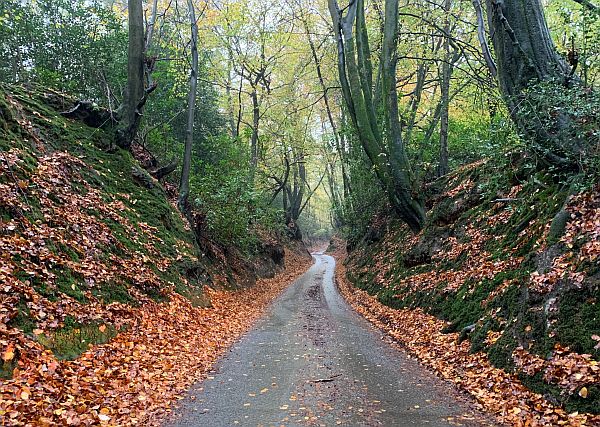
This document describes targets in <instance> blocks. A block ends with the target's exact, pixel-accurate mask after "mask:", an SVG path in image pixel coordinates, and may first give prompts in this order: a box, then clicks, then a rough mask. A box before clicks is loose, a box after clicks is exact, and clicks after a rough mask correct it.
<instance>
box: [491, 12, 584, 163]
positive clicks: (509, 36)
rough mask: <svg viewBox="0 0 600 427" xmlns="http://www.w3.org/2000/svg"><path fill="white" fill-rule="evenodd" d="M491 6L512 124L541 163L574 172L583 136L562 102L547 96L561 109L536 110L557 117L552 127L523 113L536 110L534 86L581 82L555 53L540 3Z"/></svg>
mask: <svg viewBox="0 0 600 427" xmlns="http://www.w3.org/2000/svg"><path fill="white" fill-rule="evenodd" d="M486 4H487V12H488V23H489V26H490V34H491V38H492V43H493V46H494V51H495V53H496V59H497V67H498V82H499V85H500V89H501V91H502V94H503V95H504V99H505V102H506V104H507V106H508V108H509V111H510V113H511V117H512V119H513V121H514V122H515V124H516V125H517V127H518V128H519V130H520V132H521V134H523V135H524V136H525V138H526V139H527V142H528V143H529V145H530V147H531V148H532V149H533V150H534V151H535V152H536V154H538V155H539V156H540V157H541V158H542V159H544V160H546V161H547V162H548V163H549V164H552V165H554V166H559V167H566V168H571V167H573V165H574V164H575V163H576V162H577V158H578V157H581V155H582V146H583V141H582V138H583V137H582V136H581V132H577V124H576V123H575V120H574V119H573V118H572V117H570V116H568V113H567V112H566V111H564V109H562V108H554V107H555V106H556V107H558V102H559V101H558V100H554V99H551V98H549V97H547V98H546V99H544V100H543V101H544V104H548V103H553V102H556V103H557V104H556V105H550V106H548V105H545V106H543V107H542V106H540V107H538V106H536V105H533V109H534V111H535V114H536V115H539V116H544V115H551V116H553V119H552V123H551V124H549V123H542V121H541V120H538V119H537V118H532V117H529V116H527V115H526V114H523V112H524V111H527V109H531V108H532V105H530V104H531V103H530V100H529V99H527V97H528V96H531V94H528V93H527V91H528V89H530V88H531V87H532V86H533V85H536V84H538V83H541V82H548V83H551V84H554V85H556V87H557V88H562V89H559V90H566V89H567V87H568V86H570V85H572V84H578V83H579V81H578V79H577V78H576V77H575V76H573V75H572V72H571V71H572V70H571V69H570V67H569V65H568V64H567V63H566V61H565V60H564V59H563V58H562V57H561V56H560V55H559V54H558V53H557V51H556V47H555V45H554V43H553V41H552V39H551V37H550V32H549V30H548V25H547V23H546V19H545V17H544V12H543V7H542V4H541V2H540V0H511V1H504V0H486ZM533 95H534V96H535V95H536V94H535V93H534V94H533ZM542 108H545V111H542Z"/></svg>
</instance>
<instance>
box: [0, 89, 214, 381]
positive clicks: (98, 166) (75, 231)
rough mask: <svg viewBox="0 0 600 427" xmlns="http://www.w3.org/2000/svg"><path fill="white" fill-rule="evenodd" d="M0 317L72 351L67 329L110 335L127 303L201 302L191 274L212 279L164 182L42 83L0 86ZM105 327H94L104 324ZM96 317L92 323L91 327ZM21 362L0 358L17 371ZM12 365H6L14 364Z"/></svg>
mask: <svg viewBox="0 0 600 427" xmlns="http://www.w3.org/2000/svg"><path fill="white" fill-rule="evenodd" d="M0 90H1V92H2V93H1V96H0V148H1V152H0V226H1V230H2V231H1V234H0V252H1V254H2V255H1V258H0V282H2V289H0V292H1V294H0V295H1V298H2V311H1V312H0V325H3V327H4V328H9V329H10V328H16V329H17V330H20V331H22V333H24V334H32V333H35V332H39V331H44V335H40V336H39V337H38V341H40V342H44V343H45V344H47V346H48V347H50V348H53V349H54V350H55V352H56V354H57V355H58V356H59V357H66V358H71V357H75V356H76V355H77V354H78V353H80V352H81V351H83V350H84V349H85V348H87V344H84V345H81V342H79V343H75V342H71V341H73V340H70V339H68V338H67V337H63V338H64V339H62V338H61V336H60V335H61V333H65V334H69V331H71V330H74V329H79V330H80V331H83V333H84V335H85V334H88V335H89V336H85V338H87V341H88V342H89V341H92V342H94V341H105V340H107V339H109V338H110V337H111V336H113V335H114V334H115V333H116V331H117V330H118V329H119V328H121V326H122V325H121V324H120V323H121V322H122V321H123V319H122V318H121V317H122V316H121V314H120V313H121V311H122V310H124V309H125V307H127V306H131V305H138V304H140V303H144V302H147V301H150V300H160V299H163V298H165V297H166V295H167V294H168V293H169V291H170V290H172V289H176V290H177V291H179V292H181V293H182V294H183V295H185V296H187V297H190V298H196V300H197V302H202V296H201V287H202V286H203V285H204V284H205V283H206V282H205V283H200V282H198V281H196V282H194V283H192V282H190V281H188V280H187V278H186V277H185V273H186V271H188V270H190V269H192V268H193V269H195V271H196V272H197V271H198V270H200V271H202V272H204V273H205V274H204V275H203V277H202V275H201V278H203V279H204V280H205V281H207V280H209V276H208V275H207V274H206V266H205V265H203V264H200V263H199V262H198V259H197V256H196V251H195V249H194V243H193V242H194V240H193V234H192V233H191V232H190V231H189V230H187V229H186V227H185V226H184V222H183V220H182V218H181V216H180V215H179V214H178V213H177V211H176V210H175V209H173V207H172V206H171V205H170V204H169V202H168V200H167V197H166V195H165V194H164V191H163V190H162V187H161V186H159V185H147V184H148V182H150V183H151V184H152V180H151V178H150V177H149V176H148V177H147V178H148V180H149V181H148V182H143V181H139V180H137V181H136V179H135V178H134V175H136V176H139V174H140V171H141V169H140V168H139V166H137V162H136V161H135V159H133V158H132V157H131V155H130V154H129V153H127V152H118V153H113V154H109V153H106V152H105V151H103V150H102V149H101V148H102V147H106V146H107V145H108V141H110V139H109V138H110V136H109V135H107V134H106V133H104V132H103V131H102V130H100V129H95V128H90V127H88V126H86V125H84V124H83V123H81V122H79V121H74V120H70V119H67V118H64V117H62V116H61V115H60V114H59V111H60V110H63V109H64V110H67V109H69V107H70V106H71V105H70V103H69V100H68V99H65V98H63V97H62V96H61V95H59V94H57V93H54V92H52V91H48V90H45V89H34V90H32V89H27V90H26V89H22V88H21V89H18V88H10V90H9V89H8V88H1V89H0ZM99 323H103V324H104V323H106V324H108V327H106V328H105V329H103V330H102V331H98V329H97V327H95V326H93V325H97V324H99ZM90 325H92V326H90ZM15 361H16V358H11V360H9V361H7V363H4V366H3V371H4V375H5V376H10V372H11V370H12V369H13V368H14V366H15V363H14V362H15ZM8 362H10V363H8Z"/></svg>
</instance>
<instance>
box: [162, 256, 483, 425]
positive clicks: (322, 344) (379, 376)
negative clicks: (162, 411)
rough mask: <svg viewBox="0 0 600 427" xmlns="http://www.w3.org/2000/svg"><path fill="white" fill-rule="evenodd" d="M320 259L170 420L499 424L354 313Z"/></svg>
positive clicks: (329, 265) (328, 261)
mask: <svg viewBox="0 0 600 427" xmlns="http://www.w3.org/2000/svg"><path fill="white" fill-rule="evenodd" d="M313 256H314V258H315V263H314V264H313V266H312V267H311V268H310V269H309V270H308V271H307V272H306V273H305V274H304V275H303V276H302V277H300V278H299V279H298V280H297V281H296V282H295V283H294V284H293V285H291V286H290V287H289V288H288V289H287V290H286V291H285V292H284V293H283V294H282V295H281V296H280V297H279V298H278V299H277V300H276V301H275V303H274V304H273V305H272V306H271V307H270V309H269V310H268V311H267V313H266V314H265V316H264V318H263V319H262V320H261V321H259V323H258V324H257V325H256V326H255V327H254V328H253V329H252V330H251V331H249V332H248V333H247V334H246V335H245V336H244V337H242V339H241V340H240V341H239V342H238V343H237V344H236V345H234V346H233V348H232V349H231V351H230V352H229V353H228V354H227V355H226V356H225V357H223V358H222V359H221V361H220V362H219V363H218V364H217V366H216V367H215V371H214V372H213V373H211V374H210V376H209V377H208V378H207V379H206V380H205V381H203V382H201V383H198V384H197V385H196V386H194V387H192V389H191V390H190V392H189V395H188V396H187V398H186V399H185V400H183V401H182V402H183V404H182V405H181V407H180V408H179V409H178V410H176V411H174V412H175V413H174V416H173V418H172V420H170V422H169V423H167V425H168V426H172V427H183V426H198V427H200V426H206V427H220V426H306V425H313V426H319V425H324V426H336V425H345V426H379V425H383V426H449V425H465V426H482V425H494V424H493V423H492V422H490V421H489V420H488V419H486V417H485V416H484V415H482V414H480V413H478V412H477V411H476V410H475V409H474V408H473V406H472V404H471V403H470V402H469V401H468V400H467V398H466V397H464V396H463V395H462V394H460V393H459V392H457V391H456V390H455V389H454V388H453V387H452V386H451V385H450V384H448V383H445V382H443V381H442V380H440V379H438V378H437V377H435V376H434V375H433V374H432V373H431V372H429V371H427V370H426V369H425V368H423V367H422V366H420V365H419V364H418V363H417V362H416V361H415V360H414V359H411V358H409V357H408V356H407V355H406V354H404V353H403V352H401V351H398V350H397V349H395V348H394V347H392V346H391V345H390V344H389V343H388V342H387V339H386V338H384V337H383V335H382V333H381V332H380V331H378V330H376V329H375V328H374V327H372V326H371V325H370V324H369V323H368V322H367V321H366V320H364V319H363V318H362V317H360V316H359V315H358V314H356V313H355V312H354V311H353V310H352V309H351V308H350V307H349V306H348V305H347V303H346V302H345V301H344V300H343V299H342V297H341V296H340V295H339V293H338V292H337V289H336V287H335V285H334V282H333V275H334V267H335V261H334V259H333V258H332V257H330V256H327V255H322V254H314V255H313ZM241 315H243V313H242V314H241Z"/></svg>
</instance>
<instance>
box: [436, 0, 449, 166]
mask: <svg viewBox="0 0 600 427" xmlns="http://www.w3.org/2000/svg"><path fill="white" fill-rule="evenodd" d="M451 7H452V0H446V2H445V4H444V10H445V12H446V23H445V25H444V32H445V33H446V34H445V36H444V61H443V62H442V84H441V96H442V99H441V101H440V102H441V114H440V160H439V164H438V170H437V173H438V176H444V175H446V174H447V173H448V170H449V169H448V120H449V108H450V60H451V58H450V38H449V37H450V18H449V16H450V9H451Z"/></svg>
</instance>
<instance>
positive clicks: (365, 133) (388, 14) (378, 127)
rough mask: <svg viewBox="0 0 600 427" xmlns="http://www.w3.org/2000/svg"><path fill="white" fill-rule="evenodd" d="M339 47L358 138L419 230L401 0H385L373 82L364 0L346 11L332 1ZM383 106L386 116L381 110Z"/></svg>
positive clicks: (398, 207) (403, 214) (421, 218)
mask: <svg viewBox="0 0 600 427" xmlns="http://www.w3.org/2000/svg"><path fill="white" fill-rule="evenodd" d="M328 6H329V11H330V14H331V17H332V19H333V27H334V34H335V38H336V42H337V49H338V72H339V75H340V83H341V86H342V93H343V96H344V100H345V103H346V106H347V109H348V113H349V116H350V120H351V122H352V124H353V127H354V129H355V131H356V133H357V136H358V139H359V140H360V143H361V145H362V147H363V149H364V151H365V153H366V155H367V156H368V158H369V160H370V162H371V163H372V165H373V168H374V170H375V173H376V174H377V177H378V179H379V181H380V182H381V184H382V186H383V188H384V189H385V191H386V193H387V195H388V197H389V199H390V203H391V204H392V206H393V208H394V210H395V211H396V212H397V214H398V215H399V217H400V218H401V219H402V220H403V221H405V222H406V223H407V224H408V226H409V227H410V228H411V229H412V230H413V231H415V232H418V231H419V230H421V228H422V227H423V223H424V222H425V210H424V208H423V204H422V202H421V201H420V200H418V199H417V198H416V197H415V196H414V191H413V184H414V183H413V175H412V171H411V167H410V164H409V161H408V157H407V155H406V150H405V146H404V143H403V140H402V135H401V126H400V119H399V115H398V93H397V90H396V65H397V55H396V47H397V44H398V0H385V9H384V13H383V15H384V16H383V20H384V22H383V38H382V48H381V54H380V58H379V61H380V64H379V76H378V77H377V84H376V86H374V85H373V69H372V64H371V51H370V46H369V40H368V34H367V28H366V22H365V4H364V0H351V1H350V3H349V4H348V6H347V7H345V8H344V11H345V13H344V11H342V10H341V9H340V7H339V5H338V2H337V1H336V0H329V1H328ZM378 110H382V111H383V117H384V119H383V121H380V120H378V117H377V111H378Z"/></svg>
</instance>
